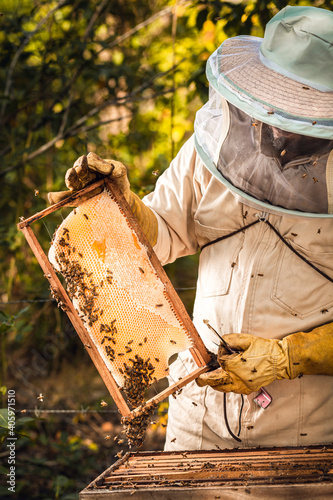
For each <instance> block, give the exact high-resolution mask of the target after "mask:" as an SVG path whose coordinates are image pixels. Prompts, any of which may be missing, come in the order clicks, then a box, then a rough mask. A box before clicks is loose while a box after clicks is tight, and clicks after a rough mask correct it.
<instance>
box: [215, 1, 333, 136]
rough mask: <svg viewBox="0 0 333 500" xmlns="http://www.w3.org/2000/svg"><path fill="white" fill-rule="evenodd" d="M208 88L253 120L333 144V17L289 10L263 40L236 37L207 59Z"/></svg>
mask: <svg viewBox="0 0 333 500" xmlns="http://www.w3.org/2000/svg"><path fill="white" fill-rule="evenodd" d="M207 77H208V80H209V82H210V84H211V85H212V86H213V87H214V88H215V90H216V91H217V92H218V93H219V94H221V95H222V96H223V97H224V98H225V99H227V100H228V101H229V102H231V103H232V104H234V105H235V106H237V107H238V108H240V109H241V110H242V111H244V112H245V113H247V114H249V115H250V116H252V117H254V118H256V119H257V120H260V121H262V122H265V123H268V124H270V125H273V126H275V127H278V128H281V129H283V130H287V131H290V132H294V133H298V134H303V135H308V136H312V137H321V138H325V139H333V12H330V11H328V10H325V9H321V8H316V7H290V6H288V7H285V8H284V9H283V10H281V11H280V12H279V13H278V14H277V15H276V16H274V17H273V18H272V19H271V21H269V23H268V24H267V26H266V29H265V35H264V38H258V37H252V36H236V37H233V38H229V39H228V40H226V41H225V42H224V43H223V44H222V45H221V46H220V47H219V48H218V49H217V50H216V51H215V52H214V53H213V54H212V55H211V56H210V58H209V59H208V62H207Z"/></svg>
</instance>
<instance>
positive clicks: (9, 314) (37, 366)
mask: <svg viewBox="0 0 333 500" xmlns="http://www.w3.org/2000/svg"><path fill="white" fill-rule="evenodd" d="M174 4H175V2H174V0H154V1H152V0H148V1H146V2H137V1H135V0H126V1H125V0H109V1H104V0H72V1H69V0H58V1H57V2H56V1H46V0H38V1H37V0H0V12H1V16H0V48H1V50H0V81H1V82H2V85H1V88H0V124H1V135H0V155H1V158H2V162H1V169H0V182H1V186H2V192H1V197H0V209H1V214H2V217H1V223H0V258H1V267H0V302H1V310H3V312H0V349H1V382H0V383H1V385H2V387H5V386H8V387H10V388H11V387H15V388H16V389H17V393H18V395H20V398H21V401H22V403H21V404H25V403H26V402H27V401H31V400H32V399H31V398H34V401H36V399H35V398H36V394H38V389H37V386H36V384H37V382H36V381H38V383H39V382H40V381H42V380H44V379H47V380H52V379H53V378H55V376H56V375H57V374H58V373H59V372H61V370H62V369H63V368H64V365H65V364H66V363H67V364H70V366H78V367H79V368H78V370H79V369H81V377H82V373H83V372H84V370H85V367H86V366H87V364H88V363H90V360H89V359H88V356H87V354H86V353H85V352H84V351H83V349H82V347H81V346H80V345H79V341H78V339H77V338H76V334H75V332H73V329H72V327H71V325H70V324H69V321H68V319H67V318H66V316H65V315H64V314H63V313H62V311H60V310H59V309H58V307H57V305H56V304H55V303H54V302H52V301H50V293H49V289H48V284H47V281H46V280H45V278H44V276H43V272H42V271H41V269H40V267H39V265H38V264H37V262H36V260H35V258H34V256H33V254H32V252H31V250H30V248H29V247H28V245H27V243H26V242H25V239H24V237H23V234H22V233H21V232H19V231H18V230H17V227H16V224H17V223H18V222H19V218H20V217H22V216H23V217H28V216H30V215H33V214H34V213H36V212H38V211H41V210H43V209H44V208H45V207H46V206H47V200H46V194H47V192H48V191H52V190H62V189H64V175H65V172H66V170H67V169H68V168H69V167H70V166H71V165H72V164H73V162H74V161H75V160H76V159H77V157H78V156H81V155H82V154H85V153H87V151H95V152H97V153H98V154H99V155H100V156H102V157H109V158H110V157H113V158H115V159H118V160H120V161H122V162H123V163H125V164H126V166H127V167H128V171H129V178H130V181H131V185H132V188H133V190H134V191H136V192H137V193H138V194H139V196H144V195H145V194H147V193H148V192H150V191H151V190H153V188H154V185H155V182H156V179H157V178H158V175H160V174H161V173H163V171H164V170H165V169H166V168H167V167H168V164H169V162H170V160H171V159H172V158H173V157H174V155H175V154H176V153H177V151H178V150H179V148H180V147H181V145H182V144H183V143H184V142H185V141H186V139H187V138H188V137H189V136H190V135H191V133H192V131H193V120H194V116H195V112H196V110H197V109H198V108H200V106H201V105H202V103H203V102H205V100H206V99H207V94H208V85H207V80H206V76H205V64H206V60H207V58H208V57H209V55H210V54H211V53H212V52H213V51H214V50H215V48H216V47H217V46H219V45H220V43H222V41H223V40H224V39H225V38H227V37H228V36H235V35H239V34H251V35H255V36H262V35H263V32H264V26H265V24H266V23H267V21H268V20H269V19H270V18H271V17H272V16H273V15H274V14H275V13H276V12H277V11H278V10H279V9H281V8H283V7H284V6H285V5H287V4H290V5H296V4H309V5H312V4H313V5H318V6H320V7H322V8H327V9H331V8H332V5H331V1H330V0H317V1H316V2H310V1H309V2H306V1H289V2H288V1H283V0H274V1H271V2H264V1H262V0H251V1H242V2H238V3H237V2H236V3H234V2H222V1H218V0H194V1H193V2H192V3H189V2H188V3H185V2H182V1H178V5H177V9H176V11H175V10H174V9H172V6H174ZM165 9H168V10H167V11H166V10H165ZM158 13H161V14H160V15H158ZM61 215H62V216H65V215H66V210H63V211H62V214H61ZM60 217H61V216H60ZM59 222H60V221H59V214H57V215H52V216H49V217H47V219H46V220H45V221H44V220H43V221H41V222H38V223H36V224H34V226H33V227H34V232H35V233H36V235H37V237H38V240H39V242H40V243H41V245H42V247H43V248H44V250H45V251H47V249H48V247H49V241H50V238H51V236H52V234H53V232H54V229H55V228H56V226H57V225H58V224H59ZM196 267H197V256H192V257H189V258H185V259H181V260H180V261H179V262H176V263H174V264H172V265H169V266H167V268H166V269H167V272H168V274H169V275H170V277H171V279H172V281H173V282H174V284H175V286H176V287H177V288H180V289H184V288H185V289H186V290H180V291H179V294H180V297H181V299H182V300H183V301H184V303H185V306H186V307H187V309H188V310H189V311H190V312H191V310H192V306H193V299H194V290H193V287H195V281H196ZM22 301H30V302H29V305H28V307H23V306H25V305H26V303H24V302H22ZM73 385H74V381H73ZM39 387H40V386H39V385H38V388H39ZM0 393H1V395H2V397H3V405H4V406H5V393H6V390H5V389H4V390H1V391H0ZM56 396H57V398H56ZM54 398H55V399H53V401H55V404H60V402H63V403H64V405H65V407H66V406H67V407H68V404H69V402H68V398H67V399H65V400H63V399H62V397H61V396H60V395H57V394H56V393H55V394H54ZM97 399H98V398H97V396H96V391H95V392H94V391H93V390H92V389H91V388H90V390H89V391H81V393H80V394H76V395H75V404H76V407H77V406H80V404H82V403H83V401H85V402H86V400H89V404H94V402H95V401H96V400H97ZM4 420H5V410H1V413H0V434H1V439H2V441H4V440H5V438H6V435H7V434H6V432H7V430H6V427H5V425H2V424H1V422H2V423H3V422H4ZM17 423H18V425H19V426H20V425H21V424H22V428H21V429H19V430H20V432H21V433H24V432H25V431H24V429H25V426H26V427H27V429H28V430H29V432H30V434H29V436H30V438H29V439H28V438H27V437H24V436H23V435H22V436H21V437H20V443H19V444H18V447H19V448H20V450H21V451H22V453H23V455H24V457H25V459H26V463H25V464H24V466H23V464H22V465H21V466H20V467H21V469H22V475H24V471H23V469H24V467H25V468H28V470H29V474H32V476H36V475H37V476H39V477H42V479H43V480H42V481H41V482H40V483H38V484H40V488H41V489H43V488H47V487H49V488H50V491H51V492H52V493H50V498H51V496H52V498H72V496H71V494H72V492H74V491H77V484H76V483H75V480H74V481H73V479H75V477H76V476H77V475H78V474H79V472H78V468H79V466H80V464H82V462H84V461H85V460H86V462H87V468H89V467H90V470H94V472H95V469H94V468H93V465H92V464H93V462H94V460H96V452H95V451H93V450H91V449H89V453H88V454H87V447H86V446H85V445H84V444H82V443H83V441H76V442H74V441H71V437H69V435H68V434H66V431H65V430H64V431H62V432H61V435H60V436H58V435H57V434H56V432H54V433H53V430H52V428H51V427H48V426H47V423H45V422H44V423H41V422H39V423H38V426H37V427H36V430H35V433H34V434H33V433H32V432H31V429H32V426H33V424H34V422H29V421H27V420H24V418H21V419H18V420H17ZM52 433H53V434H52ZM51 434H52V437H50V439H49V437H48V436H49V435H51ZM30 447H31V448H33V449H34V451H35V452H36V453H37V455H38V458H36V459H35V460H34V459H33V458H32V456H30V454H29V449H30ZM42 447H46V448H47V450H48V453H49V455H50V456H51V457H52V460H53V462H52V463H53V464H54V463H56V464H58V466H57V467H56V470H54V469H53V468H52V466H50V467H51V469H50V467H49V465H48V464H49V462H48V460H49V458H45V457H41V454H40V453H39V452H38V450H40V449H41V448H42ZM34 468H38V472H34V470H35V469H34ZM0 472H3V469H1V470H0ZM53 472H54V474H53ZM100 472H101V471H99V473H100ZM96 475H97V470H96ZM81 479H82V481H81V483H80V485H81V486H84V481H85V478H83V477H82V478H81ZM91 479H92V478H91ZM21 484H23V486H22V487H24V488H25V489H26V490H27V491H28V489H29V488H30V487H31V492H32V493H31V495H32V496H31V497H34V498H48V496H45V495H44V497H43V494H40V495H39V493H38V492H37V491H36V490H34V489H33V487H32V486H31V485H30V484H29V482H28V481H24V480H22V481H21ZM46 485H48V486H46ZM1 493H2V492H1ZM66 495H67V496H66ZM12 498H15V497H14V496H12Z"/></svg>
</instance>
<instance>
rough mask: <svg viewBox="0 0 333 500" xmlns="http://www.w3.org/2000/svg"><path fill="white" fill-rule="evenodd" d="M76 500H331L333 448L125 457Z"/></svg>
mask: <svg viewBox="0 0 333 500" xmlns="http://www.w3.org/2000/svg"><path fill="white" fill-rule="evenodd" d="M79 498H80V500H125V499H126V500H128V499H130V498H133V499H135V500H147V499H149V500H169V499H172V500H199V499H200V500H208V499H209V500H213V499H214V500H215V499H220V500H238V499H251V498H252V499H256V500H258V499H260V500H266V499H267V500H268V499H269V500H272V499H279V500H284V499H288V500H293V499H299V500H314V499H320V500H332V498H333V446H312V447H302V448H262V449H244V450H237V449H234V450H219V451H189V452H155V453H151V452H136V453H127V454H126V455H124V457H122V458H121V459H120V460H118V461H117V462H116V463H115V464H114V465H112V466H111V467H110V468H109V469H107V470H106V471H105V472H103V474H101V475H100V476H99V477H97V479H95V480H94V481H93V482H92V483H91V484H89V486H87V487H86V488H85V489H84V490H83V491H81V493H80V495H79Z"/></svg>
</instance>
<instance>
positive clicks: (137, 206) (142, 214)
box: [126, 191, 158, 247]
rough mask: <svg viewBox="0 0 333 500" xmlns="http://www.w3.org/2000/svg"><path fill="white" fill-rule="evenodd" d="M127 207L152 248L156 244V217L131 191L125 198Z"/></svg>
mask: <svg viewBox="0 0 333 500" xmlns="http://www.w3.org/2000/svg"><path fill="white" fill-rule="evenodd" d="M126 199H127V201H128V204H129V206H130V207H131V209H132V212H133V214H134V215H135V217H136V218H137V220H138V222H139V224H140V226H141V229H142V231H143V232H144V234H145V235H146V237H147V239H148V241H149V243H150V244H151V246H152V247H154V246H155V245H156V243H157V233H158V222H157V219H156V216H155V214H154V212H153V211H152V210H150V208H148V207H147V206H146V205H145V204H144V203H143V201H142V200H141V199H140V198H139V197H138V196H137V195H136V194H134V193H133V192H132V191H129V192H128V196H126Z"/></svg>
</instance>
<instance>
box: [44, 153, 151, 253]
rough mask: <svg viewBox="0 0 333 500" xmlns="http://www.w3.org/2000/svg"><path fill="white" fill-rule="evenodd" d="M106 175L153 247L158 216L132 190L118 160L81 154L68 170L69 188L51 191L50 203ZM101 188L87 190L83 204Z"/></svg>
mask: <svg viewBox="0 0 333 500" xmlns="http://www.w3.org/2000/svg"><path fill="white" fill-rule="evenodd" d="M103 176H107V177H109V179H110V180H111V181H112V182H114V183H115V184H117V186H118V188H119V189H120V191H121V192H122V194H123V195H124V197H125V199H126V201H127V202H128V204H129V206H130V207H131V209H132V212H133V214H134V215H135V216H136V218H137V220H138V222H139V224H140V226H141V228H142V230H143V232H144V233H145V235H146V237H147V239H148V241H149V243H150V244H151V246H154V245H155V244H156V241H157V228H158V223H157V219H156V217H155V215H154V213H153V212H152V211H151V210H150V209H149V208H148V207H147V206H146V205H145V204H144V203H143V202H142V201H141V200H140V198H139V197H138V196H137V195H136V194H134V193H133V192H132V191H131V189H130V183H129V180H128V177H127V170H126V167H125V165H123V164H122V163H120V162H119V161H115V160H103V159H102V158H100V157H99V156H98V155H96V154H95V153H89V154H88V156H80V158H78V159H77V160H76V162H75V163H74V165H73V167H72V168H70V169H69V170H67V172H66V176H65V184H66V186H67V188H68V189H69V191H59V192H57V193H49V194H48V199H49V202H50V203H51V205H53V204H54V203H58V202H59V201H62V200H64V199H65V198H68V197H69V196H70V195H71V194H73V193H75V192H76V191H79V190H80V189H83V188H84V187H85V186H87V185H88V184H91V183H92V182H95V181H97V180H98V179H101V178H102V177H103ZM102 190H103V187H98V188H96V189H94V190H93V191H91V192H90V193H87V195H86V196H85V198H84V199H82V198H81V200H80V203H82V201H84V200H85V199H89V198H91V197H92V196H96V194H98V193H100V192H101V191H102ZM71 206H75V202H74V203H72V204H71Z"/></svg>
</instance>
